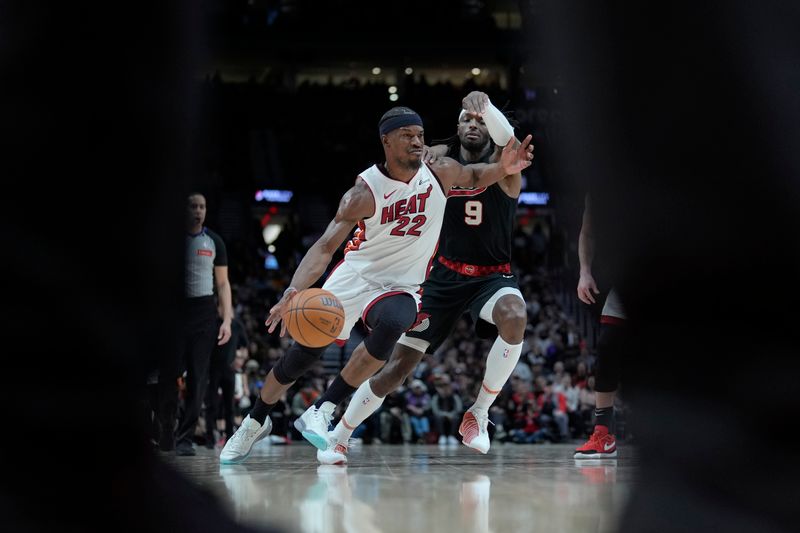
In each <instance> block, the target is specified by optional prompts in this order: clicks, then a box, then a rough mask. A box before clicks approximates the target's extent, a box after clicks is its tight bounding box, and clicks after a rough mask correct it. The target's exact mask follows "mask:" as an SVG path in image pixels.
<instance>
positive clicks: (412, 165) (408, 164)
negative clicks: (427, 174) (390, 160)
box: [401, 157, 422, 170]
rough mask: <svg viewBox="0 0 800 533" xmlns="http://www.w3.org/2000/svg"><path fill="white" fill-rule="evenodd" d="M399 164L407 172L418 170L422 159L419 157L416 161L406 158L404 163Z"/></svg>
mask: <svg viewBox="0 0 800 533" xmlns="http://www.w3.org/2000/svg"><path fill="white" fill-rule="evenodd" d="M401 164H402V165H403V166H404V167H405V168H407V169H408V170H419V168H420V167H421V166H422V158H421V157H420V158H419V159H417V160H414V159H411V158H408V159H406V160H405V161H401Z"/></svg>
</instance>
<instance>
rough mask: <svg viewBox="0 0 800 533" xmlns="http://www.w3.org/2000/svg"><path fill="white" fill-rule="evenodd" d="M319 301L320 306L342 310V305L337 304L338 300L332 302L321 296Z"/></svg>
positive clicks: (331, 299)
mask: <svg viewBox="0 0 800 533" xmlns="http://www.w3.org/2000/svg"><path fill="white" fill-rule="evenodd" d="M320 301H321V302H322V305H326V306H328V307H335V308H337V309H343V308H342V304H341V303H340V302H339V300H334V299H333V298H328V297H325V296H323V297H322V298H320Z"/></svg>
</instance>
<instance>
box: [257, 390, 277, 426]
mask: <svg viewBox="0 0 800 533" xmlns="http://www.w3.org/2000/svg"><path fill="white" fill-rule="evenodd" d="M275 405H277V402H276V403H264V400H262V399H261V396H259V397H258V398H256V404H255V405H254V406H253V409H252V410H251V411H250V418H251V419H253V420H255V421H256V422H258V423H259V424H261V425H262V426H263V425H264V422H266V421H267V416H269V414H270V412H272V409H273V408H274V407H275Z"/></svg>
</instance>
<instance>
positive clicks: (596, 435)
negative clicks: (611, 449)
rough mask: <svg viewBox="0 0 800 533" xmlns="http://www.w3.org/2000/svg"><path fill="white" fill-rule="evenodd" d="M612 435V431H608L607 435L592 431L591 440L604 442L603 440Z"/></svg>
mask: <svg viewBox="0 0 800 533" xmlns="http://www.w3.org/2000/svg"><path fill="white" fill-rule="evenodd" d="M610 436H611V434H610V433H606V434H605V435H601V434H600V432H599V431H592V436H591V437H589V442H592V443H597V444H602V442H603V441H604V440H605V439H606V438H609V437H610Z"/></svg>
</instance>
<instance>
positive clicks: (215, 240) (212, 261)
mask: <svg viewBox="0 0 800 533" xmlns="http://www.w3.org/2000/svg"><path fill="white" fill-rule="evenodd" d="M215 266H228V253H227V252H226V251H225V243H224V242H222V239H221V238H220V236H219V235H217V234H216V233H214V232H213V231H211V230H210V229H208V228H203V231H201V232H200V233H197V234H195V235H191V234H187V235H186V275H185V292H186V297H187V298H199V297H202V296H213V295H214V267H215Z"/></svg>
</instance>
